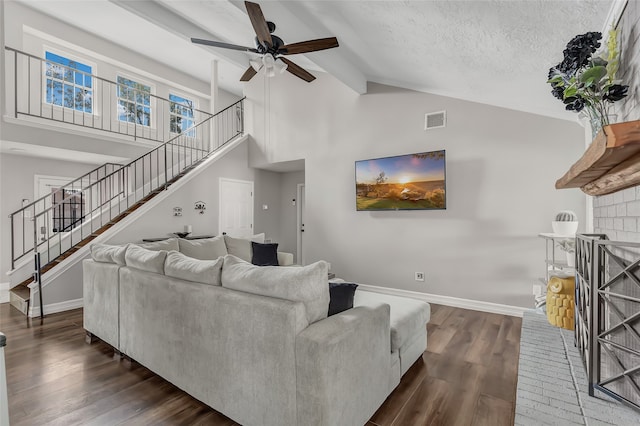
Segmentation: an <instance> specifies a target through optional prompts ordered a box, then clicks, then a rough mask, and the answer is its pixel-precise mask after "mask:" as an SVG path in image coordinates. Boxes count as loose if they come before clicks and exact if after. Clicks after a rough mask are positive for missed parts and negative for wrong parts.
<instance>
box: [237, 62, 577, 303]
mask: <svg viewBox="0 0 640 426" xmlns="http://www.w3.org/2000/svg"><path fill="white" fill-rule="evenodd" d="M425 72H428V70H425ZM316 75H317V77H318V78H317V80H315V81H314V82H313V83H310V84H308V83H305V82H302V81H301V80H299V79H297V78H295V77H292V76H290V75H289V74H287V73H285V74H284V75H282V76H278V77H275V78H272V79H270V80H268V82H269V84H270V85H271V87H270V90H269V91H267V92H270V99H267V101H266V102H265V98H264V93H265V88H264V87H263V84H264V80H263V79H261V78H254V79H253V80H252V81H251V82H250V83H249V84H248V85H247V86H246V90H245V95H246V96H247V100H248V105H247V128H248V130H249V132H250V134H251V135H252V137H253V141H252V147H251V152H250V155H251V164H253V165H258V164H264V163H268V162H279V161H287V160H294V159H300V158H304V159H305V181H306V182H305V185H306V196H307V201H306V223H305V241H306V245H305V253H306V254H307V255H306V256H307V257H306V260H307V262H310V261H314V260H318V259H325V260H327V261H329V262H331V264H332V271H334V272H336V274H337V275H338V276H339V277H342V278H345V279H347V280H353V281H356V282H361V283H366V284H371V285H377V286H384V287H393V288H398V289H404V290H413V291H419V292H425V293H434V294H438V295H445V296H453V297H459V298H466V299H473V300H479V301H487V302H495V303H502V304H507V305H514V306H523V307H530V306H532V296H531V294H532V285H533V284H534V283H535V282H536V280H537V277H540V276H542V275H543V274H544V268H545V265H544V260H543V259H544V242H543V241H542V240H540V239H538V238H537V236H536V235H537V233H539V232H545V231H551V229H550V222H551V220H552V219H553V217H554V215H555V213H556V212H557V211H558V210H562V209H571V210H574V211H575V212H577V213H578V215H579V219H580V220H581V221H583V220H584V211H585V201H584V197H583V196H582V195H581V192H580V191H579V190H564V191H556V190H555V189H554V183H555V180H556V179H557V178H558V177H560V176H562V174H563V173H564V172H565V171H566V169H567V168H568V167H569V166H570V165H571V164H572V163H573V162H574V161H575V159H576V158H578V157H579V156H580V153H581V151H582V148H583V139H582V137H583V131H582V129H581V128H580V127H579V126H578V125H577V124H574V123H571V122H566V121H561V120H555V119H550V118H545V117H541V116H536V115H532V114H527V113H522V112H516V111H512V110H507V109H502V108H497V107H492V106H487V105H482V104H477V103H472V102H465V101H461V100H456V99H451V98H446V97H441V96H435V95H430V94H426V93H419V92H413V91H409V90H404V89H399V88H394V87H388V86H383V85H377V84H370V85H369V91H368V93H367V94H366V95H362V96H358V95H356V94H355V93H353V92H352V91H351V90H349V89H348V88H346V87H345V86H343V85H341V84H340V83H339V82H338V81H337V80H335V79H334V78H333V77H331V76H329V75H326V74H322V73H316ZM514 96H517V94H514ZM522 101H523V102H526V99H523V100H522ZM265 104H266V105H267V108H266V111H265ZM441 110H447V121H448V124H447V127H446V128H444V129H434V130H430V131H424V130H423V127H424V114H425V113H428V112H434V111H441ZM439 149H445V150H446V154H447V159H446V161H447V163H446V167H447V209H446V210H440V211H397V212H395V211H385V212H364V211H363V212H357V211H356V209H355V182H354V162H355V161H356V160H362V159H369V158H376V157H383V156H390V155H398V154H408V153H414V152H423V151H430V150H439ZM416 271H422V272H425V276H426V281H425V282H424V283H419V282H416V281H414V272H416Z"/></svg>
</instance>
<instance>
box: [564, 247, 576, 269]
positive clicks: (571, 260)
mask: <svg viewBox="0 0 640 426" xmlns="http://www.w3.org/2000/svg"><path fill="white" fill-rule="evenodd" d="M565 254H566V255H567V266H568V267H569V268H575V267H576V254H575V253H569V252H568V251H566V252H565Z"/></svg>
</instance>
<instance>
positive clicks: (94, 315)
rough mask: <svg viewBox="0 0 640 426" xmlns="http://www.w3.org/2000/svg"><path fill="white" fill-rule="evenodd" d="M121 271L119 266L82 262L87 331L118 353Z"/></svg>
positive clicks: (84, 311) (85, 327) (85, 326)
mask: <svg viewBox="0 0 640 426" xmlns="http://www.w3.org/2000/svg"><path fill="white" fill-rule="evenodd" d="M120 268H121V266H120V265H118V264H115V263H103V262H95V261H93V260H91V259H85V260H83V261H82V271H83V272H82V287H83V301H82V302H83V307H84V309H83V326H84V329H85V330H87V331H88V332H90V333H92V334H94V335H96V336H98V337H99V338H100V339H102V340H103V341H105V342H106V343H108V344H109V345H111V346H113V347H114V348H115V349H120V326H119V322H118V321H119V305H120V304H119V297H120V296H119V288H120V286H119V282H120V279H119V271H120Z"/></svg>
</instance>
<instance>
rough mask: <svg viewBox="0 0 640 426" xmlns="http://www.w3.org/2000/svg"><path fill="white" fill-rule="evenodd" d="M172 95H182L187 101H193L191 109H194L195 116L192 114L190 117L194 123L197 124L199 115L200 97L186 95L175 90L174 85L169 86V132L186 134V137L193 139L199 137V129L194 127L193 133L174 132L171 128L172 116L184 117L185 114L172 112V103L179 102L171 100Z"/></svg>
mask: <svg viewBox="0 0 640 426" xmlns="http://www.w3.org/2000/svg"><path fill="white" fill-rule="evenodd" d="M171 96H178V97H180V98H182V99H184V100H187V101H190V102H192V106H191V109H192V110H193V116H192V117H191V118H190V119H191V121H192V122H193V125H195V124H196V123H197V120H196V116H197V114H198V99H193V98H192V97H191V96H186V95H184V94H183V93H181V92H180V91H176V90H173V88H172V87H169V95H168V97H167V99H168V100H169V134H171V135H175V136H177V135H183V136H185V137H188V138H193V139H195V138H197V129H193V131H192V133H191V134H189V133H182V132H177V133H176V132H173V131H172V130H171V117H172V116H177V117H184V116H183V115H181V114H176V113H173V112H171V104H172V103H176V104H178V103H177V102H173V101H172V100H171ZM178 105H180V104H178Z"/></svg>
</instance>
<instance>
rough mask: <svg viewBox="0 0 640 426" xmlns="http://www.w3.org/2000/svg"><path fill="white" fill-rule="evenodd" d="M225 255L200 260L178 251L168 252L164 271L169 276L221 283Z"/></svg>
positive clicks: (208, 282) (199, 281)
mask: <svg viewBox="0 0 640 426" xmlns="http://www.w3.org/2000/svg"><path fill="white" fill-rule="evenodd" d="M223 261H224V257H222V256H221V257H219V258H218V259H216V260H198V259H194V258H191V257H188V256H185V255H184V254H182V253H180V252H177V251H170V252H169V253H167V258H166V260H165V261H164V273H165V275H166V276H168V277H173V278H178V279H181V280H187V281H194V282H197V283H204V284H211V285H221V282H220V271H221V270H222V263H223Z"/></svg>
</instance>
